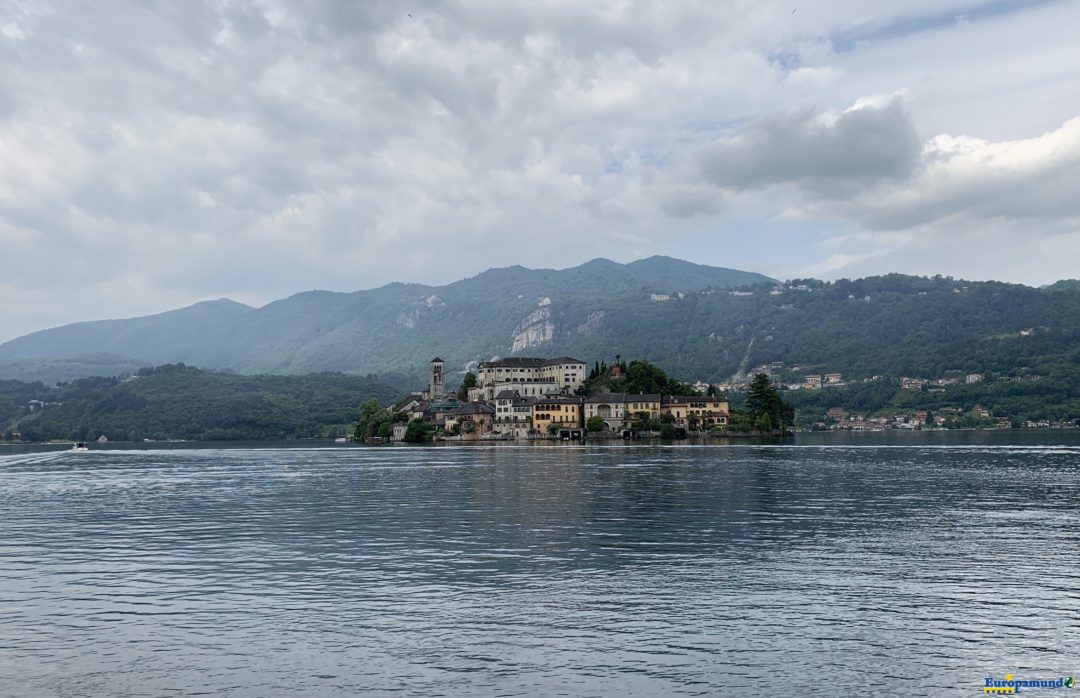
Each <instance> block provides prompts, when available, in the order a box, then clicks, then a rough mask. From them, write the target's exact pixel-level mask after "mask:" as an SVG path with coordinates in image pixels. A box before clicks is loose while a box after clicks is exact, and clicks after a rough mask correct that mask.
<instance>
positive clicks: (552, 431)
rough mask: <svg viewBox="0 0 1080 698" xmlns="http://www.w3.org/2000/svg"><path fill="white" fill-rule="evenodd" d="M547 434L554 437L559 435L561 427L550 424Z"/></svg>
mask: <svg viewBox="0 0 1080 698" xmlns="http://www.w3.org/2000/svg"><path fill="white" fill-rule="evenodd" d="M547 433H548V434H550V435H552V436H554V435H555V434H558V433H559V425H558V424H555V423H551V424H548V425H547Z"/></svg>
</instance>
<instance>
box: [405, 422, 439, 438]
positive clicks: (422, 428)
mask: <svg viewBox="0 0 1080 698" xmlns="http://www.w3.org/2000/svg"><path fill="white" fill-rule="evenodd" d="M434 436H435V426H434V425H433V424H429V423H427V422H425V421H424V420H423V419H414V420H412V421H410V422H409V425H408V426H407V427H406V428H405V441H407V442H408V443H411V444H426V443H431V439H432V437H434Z"/></svg>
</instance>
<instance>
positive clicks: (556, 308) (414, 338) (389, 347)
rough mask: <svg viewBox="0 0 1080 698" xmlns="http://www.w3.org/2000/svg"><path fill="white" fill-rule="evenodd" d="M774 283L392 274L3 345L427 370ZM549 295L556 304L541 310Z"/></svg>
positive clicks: (691, 277)
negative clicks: (570, 324)
mask: <svg viewBox="0 0 1080 698" xmlns="http://www.w3.org/2000/svg"><path fill="white" fill-rule="evenodd" d="M769 281H771V280H770V279H769V278H768V277H765V276H762V275H761V274H753V273H749V272H742V271H737V270H734V269H724V268H717V267H707V266H703V265H698V264H691V263H689V262H683V261H680V260H676V259H671V258H668V257H652V258H649V259H644V260H639V261H637V262H633V263H631V264H625V265H624V264H618V263H616V262H612V261H609V260H606V259H596V260H593V261H591V262H588V263H586V264H583V265H581V266H578V267H572V268H570V269H563V270H550V269H526V268H524V267H509V268H502V269H491V270H488V271H486V272H484V273H482V274H479V275H477V276H474V277H472V278H469V279H465V280H462V281H458V282H455V283H452V284H448V285H446V286H441V287H431V286H425V285H421V284H401V283H393V284H388V285H386V286H382V287H380V288H376V289H372V290H367V291H357V292H355V293H332V292H327V291H311V292H307V293H300V294H297V295H295V296H291V297H289V298H286V299H283V300H280V301H276V302H273V303H270V304H269V305H267V306H265V307H263V308H258V309H254V308H250V307H248V306H245V305H242V304H240V303H236V302H233V301H230V300H219V301H210V302H204V303H198V304H196V305H193V306H191V307H188V308H183V309H180V310H174V311H170V312H167V313H161V314H159V315H151V316H147V317H140V318H131V319H125V320H102V321H93V322H81V323H76V324H73V325H67V326H64V327H59V328H55V329H50V330H43V331H41V332H35V333H33V334H30V335H27V336H25V337H20V338H18V339H15V340H12V341H10V342H7V343H5V344H3V345H0V375H5V376H8V377H11V378H20V377H23V378H31V377H32V378H39V377H44V376H45V375H46V373H47V372H46V371H45V370H43V367H42V363H41V362H49V361H56V360H67V361H68V363H69V365H70V363H71V360H72V359H75V358H77V357H81V356H83V355H87V354H108V355H110V356H113V357H120V358H122V359H123V360H128V361H133V362H138V363H140V364H161V363H170V362H181V361H182V362H186V363H189V364H193V365H197V366H201V367H204V368H212V369H228V370H233V371H237V372H241V373H284V374H289V373H308V372H314V371H346V372H364V373H368V372H383V371H390V370H419V367H422V365H423V364H426V362H427V361H428V360H429V359H430V358H431V357H432V356H434V355H435V354H436V353H439V354H444V355H447V358H448V359H451V360H452V361H454V362H458V363H464V362H465V361H467V360H469V359H475V358H476V357H477V356H481V355H482V356H485V357H487V356H490V355H492V354H507V353H509V352H510V351H511V349H512V347H513V344H514V337H515V336H519V335H520V336H521V338H520V339H519V344H520V343H522V342H524V343H525V344H534V345H535V343H534V342H530V340H529V339H528V337H529V336H530V335H532V336H535V337H537V338H539V339H541V340H543V341H542V342H541V344H550V343H551V342H552V341H554V340H555V339H556V338H555V337H553V336H552V337H546V335H545V331H546V330H545V328H547V327H550V326H553V323H551V322H548V320H547V318H548V317H549V316H551V315H552V313H562V312H564V311H565V310H566V309H572V308H576V307H585V306H588V307H593V306H596V301H600V302H601V303H602V302H604V301H605V300H616V301H618V302H621V299H624V298H636V299H641V298H645V299H647V298H648V297H649V294H650V292H653V291H657V292H664V293H676V292H680V291H682V292H690V291H695V290H699V289H704V288H710V287H713V288H728V287H732V286H738V285H745V284H753V283H760V282H769ZM544 298H549V299H550V300H551V305H550V306H546V310H541V309H540V306H539V303H540V302H541V301H542V300H543V299H544ZM530 318H531V320H530ZM534 327H539V330H538V331H537V330H536V329H534ZM27 361H32V362H37V363H36V366H37V371H36V372H35V373H20V363H21V365H23V366H25V365H26V364H25V362H27ZM88 371H93V368H92V367H88ZM84 375H93V373H87V374H84ZM64 377H71V376H70V375H69V373H67V374H64Z"/></svg>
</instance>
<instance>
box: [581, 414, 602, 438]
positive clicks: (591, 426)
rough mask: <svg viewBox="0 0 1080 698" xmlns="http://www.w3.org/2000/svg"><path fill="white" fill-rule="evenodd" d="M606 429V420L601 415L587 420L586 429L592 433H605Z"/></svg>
mask: <svg viewBox="0 0 1080 698" xmlns="http://www.w3.org/2000/svg"><path fill="white" fill-rule="evenodd" d="M604 428H605V424H604V418H603V417H601V416H600V415H598V414H597V415H593V416H592V417H589V418H588V419H586V420H585V429H586V430H587V431H588V432H590V433H593V434H595V433H597V432H601V431H603V430H604Z"/></svg>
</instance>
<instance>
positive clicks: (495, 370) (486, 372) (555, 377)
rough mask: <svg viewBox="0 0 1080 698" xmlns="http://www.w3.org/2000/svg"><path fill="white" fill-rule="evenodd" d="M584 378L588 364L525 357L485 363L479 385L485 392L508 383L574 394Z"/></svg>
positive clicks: (570, 360) (562, 359)
mask: <svg viewBox="0 0 1080 698" xmlns="http://www.w3.org/2000/svg"><path fill="white" fill-rule="evenodd" d="M585 375H586V370H585V362H584V361H579V360H578V359H572V358H570V357H569V356H562V357H559V358H555V359H538V358H528V357H523V356H522V357H510V358H506V359H499V360H498V361H484V362H482V363H481V364H480V366H479V368H478V369H477V372H476V384H477V386H478V387H481V388H486V387H488V386H495V385H497V384H505V383H539V382H545V383H554V384H555V385H556V386H557V387H558V388H565V389H566V390H568V391H571V392H572V391H574V390H577V389H578V388H580V387H581V385H582V384H583V383H584V382H585ZM521 394H522V395H523V396H524V395H525V394H524V393H521ZM491 397H494V395H492V396H491ZM491 397H489V398H488V399H491Z"/></svg>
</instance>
